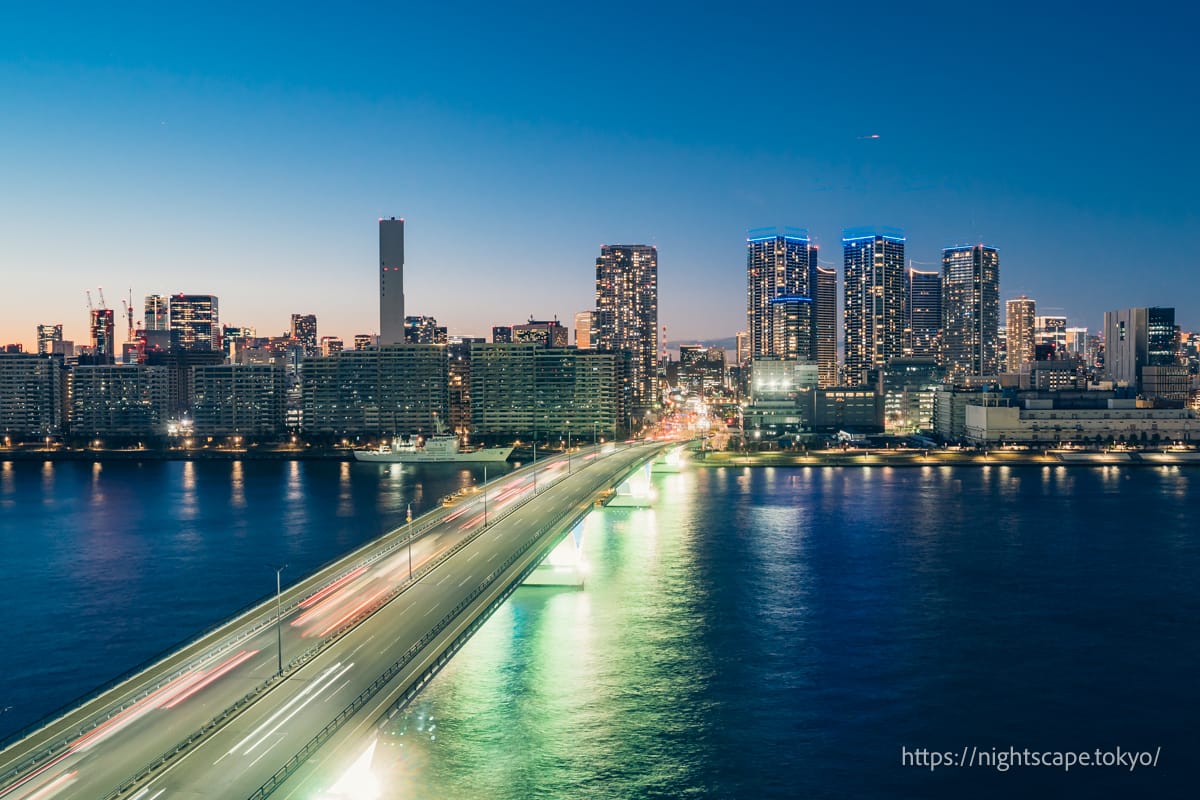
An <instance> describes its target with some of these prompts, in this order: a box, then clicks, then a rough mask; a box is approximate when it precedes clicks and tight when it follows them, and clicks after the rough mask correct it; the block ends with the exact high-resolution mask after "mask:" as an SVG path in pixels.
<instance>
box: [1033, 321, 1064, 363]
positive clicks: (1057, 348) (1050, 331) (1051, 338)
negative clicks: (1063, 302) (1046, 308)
mask: <svg viewBox="0 0 1200 800" xmlns="http://www.w3.org/2000/svg"><path fill="white" fill-rule="evenodd" d="M1033 327H1034V344H1035V345H1038V344H1045V345H1053V349H1054V357H1055V358H1063V353H1065V352H1066V350H1067V318H1066V317H1064V316H1061V315H1059V316H1038V317H1035V318H1034V320H1033Z"/></svg>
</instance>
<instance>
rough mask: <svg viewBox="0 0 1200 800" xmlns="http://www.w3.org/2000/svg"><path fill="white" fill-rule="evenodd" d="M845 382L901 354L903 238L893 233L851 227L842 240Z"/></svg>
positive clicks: (857, 380)
mask: <svg viewBox="0 0 1200 800" xmlns="http://www.w3.org/2000/svg"><path fill="white" fill-rule="evenodd" d="M842 254H843V259H844V260H843V264H844V273H845V274H844V291H845V307H844V311H843V314H844V319H845V343H846V361H845V363H846V383H847V384H848V385H850V386H857V385H859V384H860V383H862V381H863V373H864V372H865V371H866V370H868V369H872V368H875V367H882V366H884V365H885V364H887V362H888V361H890V360H891V359H893V358H898V357H900V356H901V355H903V349H904V310H905V291H904V289H905V277H904V235H903V234H901V233H900V232H899V231H895V230H891V229H880V230H874V229H869V228H852V229H847V230H846V232H845V234H844V235H843V237H842Z"/></svg>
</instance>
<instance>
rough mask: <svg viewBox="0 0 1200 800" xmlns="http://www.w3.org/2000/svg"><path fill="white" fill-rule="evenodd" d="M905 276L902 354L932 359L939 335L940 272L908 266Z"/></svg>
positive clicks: (934, 355) (940, 327)
mask: <svg viewBox="0 0 1200 800" xmlns="http://www.w3.org/2000/svg"><path fill="white" fill-rule="evenodd" d="M905 275H906V276H907V279H908V285H907V287H906V291H905V312H904V319H905V331H906V333H907V336H908V342H907V344H906V345H905V347H904V351H905V355H909V356H915V357H917V358H936V357H937V356H938V346H939V344H940V340H941V332H942V273H940V272H937V271H932V272H925V271H923V270H919V269H913V268H912V267H909V269H908V271H907V272H906V273H905Z"/></svg>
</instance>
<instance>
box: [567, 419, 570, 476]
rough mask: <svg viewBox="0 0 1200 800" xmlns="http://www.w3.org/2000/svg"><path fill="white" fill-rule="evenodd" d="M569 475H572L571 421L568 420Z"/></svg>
mask: <svg viewBox="0 0 1200 800" xmlns="http://www.w3.org/2000/svg"><path fill="white" fill-rule="evenodd" d="M567 474H568V475H570V474H571V420H567Z"/></svg>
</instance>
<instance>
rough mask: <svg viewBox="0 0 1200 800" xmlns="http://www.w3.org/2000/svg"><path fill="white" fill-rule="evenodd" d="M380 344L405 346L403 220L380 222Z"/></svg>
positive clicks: (383, 220) (393, 218) (392, 219)
mask: <svg viewBox="0 0 1200 800" xmlns="http://www.w3.org/2000/svg"><path fill="white" fill-rule="evenodd" d="M379 344H381V345H385V344H404V220H403V219H396V218H395V217H392V218H391V219H381V220H379Z"/></svg>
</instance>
